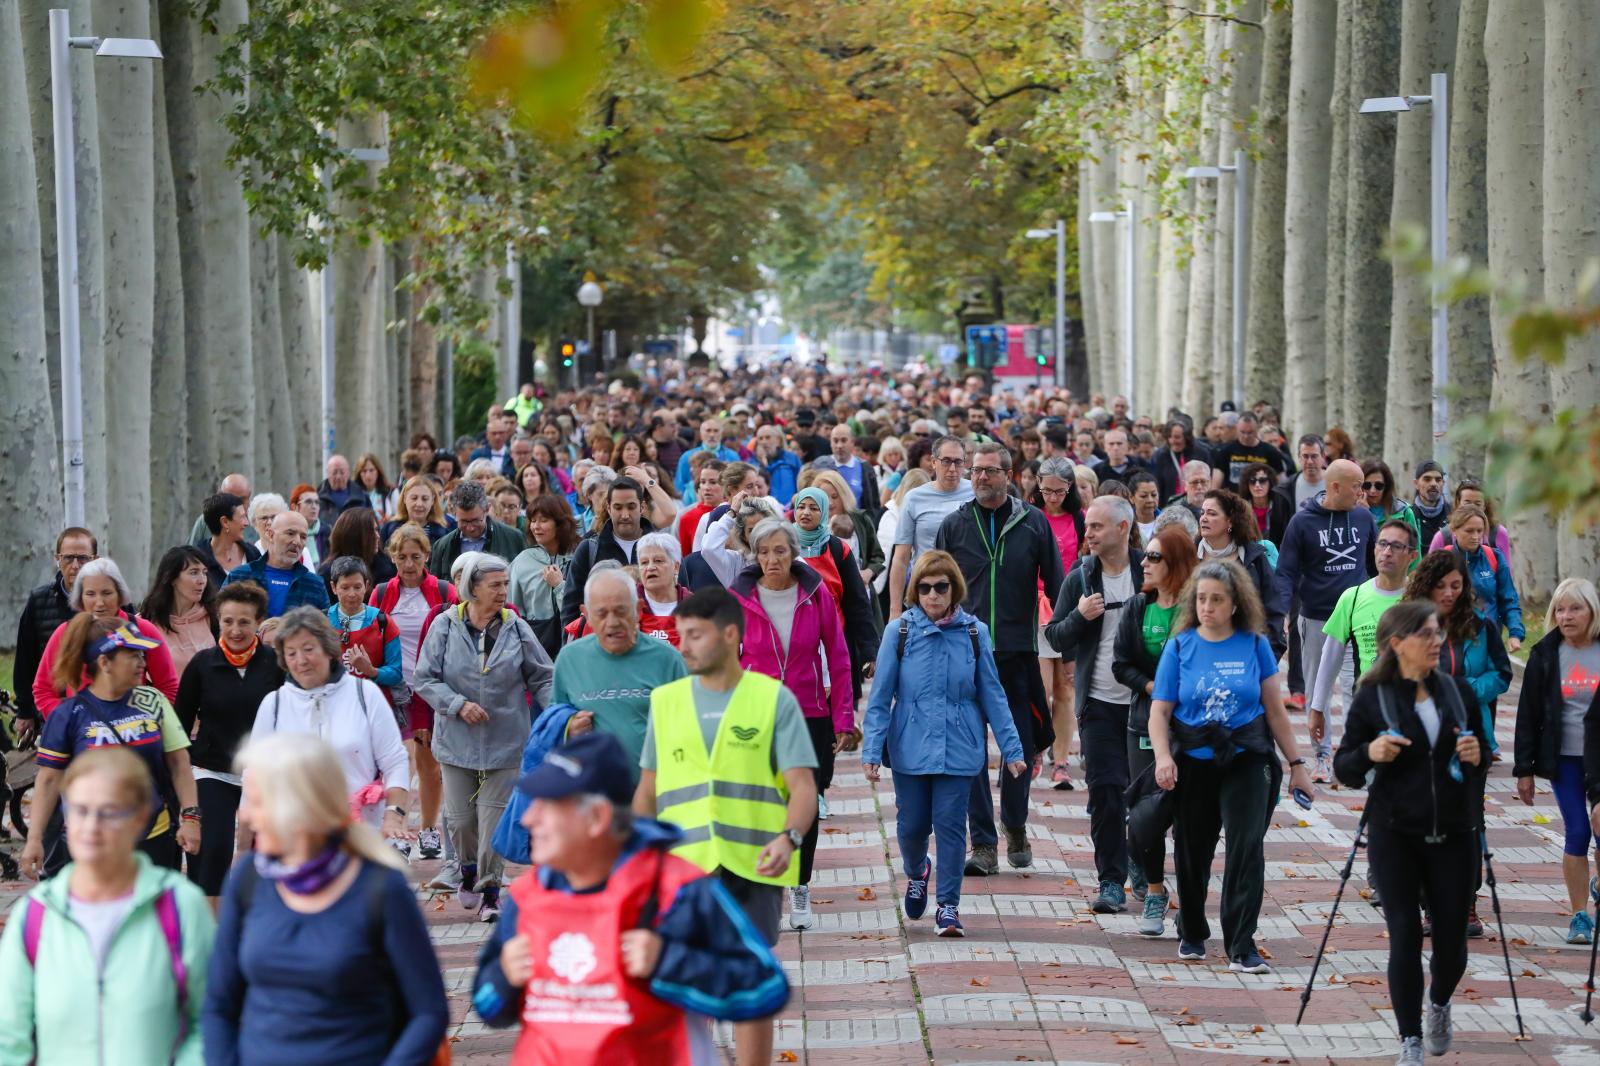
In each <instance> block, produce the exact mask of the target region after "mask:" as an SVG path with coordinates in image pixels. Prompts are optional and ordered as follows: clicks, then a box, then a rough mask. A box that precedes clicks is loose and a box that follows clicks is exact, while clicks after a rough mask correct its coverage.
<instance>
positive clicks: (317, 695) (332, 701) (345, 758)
mask: <svg viewBox="0 0 1600 1066" xmlns="http://www.w3.org/2000/svg"><path fill="white" fill-rule="evenodd" d="M363 697H365V703H366V706H365V708H363V707H362V702H363ZM273 733H307V734H310V735H312V736H316V737H321V738H322V739H323V740H325V741H327V742H328V743H329V744H331V745H332V746H333V749H334V751H336V752H338V753H339V763H340V765H342V766H343V767H344V778H345V787H346V788H347V789H348V790H349V792H350V794H351V795H354V794H355V793H356V792H358V791H360V790H361V789H363V788H366V787H367V786H368V785H369V784H371V783H372V782H373V781H377V780H380V779H381V780H382V781H383V787H384V791H385V792H387V791H388V790H389V789H391V788H410V787H411V768H410V763H409V761H408V760H407V757H406V746H405V743H404V742H403V741H402V740H401V739H400V727H399V725H398V724H396V722H395V718H394V711H393V710H392V709H391V708H390V707H389V701H388V700H386V699H384V697H383V690H382V689H380V688H379V687H378V686H377V685H375V684H373V683H372V682H371V681H368V680H366V679H365V678H358V677H356V676H355V675H354V674H350V673H346V672H341V673H340V675H339V677H338V678H336V679H334V680H332V681H329V682H328V683H327V684H325V685H322V686H319V687H318V688H314V689H310V690H307V689H303V688H301V687H300V686H299V685H296V684H295V683H294V682H293V681H285V682H284V683H283V687H281V688H279V689H278V690H277V691H276V692H274V693H272V694H271V695H270V696H268V697H267V698H266V699H264V700H262V701H261V706H260V707H259V708H258V709H257V710H256V724H255V728H253V729H251V731H250V739H251V740H259V739H260V738H262V737H265V736H270V735H272V734H273ZM383 808H384V804H383V801H381V800H380V801H379V802H377V803H374V804H369V805H367V806H365V807H363V808H362V811H361V815H362V818H363V819H364V820H365V821H366V822H367V823H368V824H370V825H372V826H374V827H376V826H378V825H380V824H381V823H382V822H383Z"/></svg>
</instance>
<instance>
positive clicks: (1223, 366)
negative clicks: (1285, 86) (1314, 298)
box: [1211, 0, 1261, 405]
mask: <svg viewBox="0 0 1600 1066" xmlns="http://www.w3.org/2000/svg"><path fill="white" fill-rule="evenodd" d="M1214 6H1216V7H1217V9H1218V10H1219V11H1220V10H1222V8H1221V6H1220V5H1214ZM1234 9H1235V10H1236V12H1237V14H1238V15H1239V17H1240V18H1244V19H1249V20H1250V21H1251V22H1255V23H1259V22H1260V21H1261V3H1260V0H1244V2H1242V3H1239V4H1236V5H1234ZM1222 41H1223V49H1224V52H1225V53H1226V55H1228V56H1229V57H1231V63H1230V66H1231V68H1232V69H1231V78H1230V79H1229V81H1228V85H1227V88H1226V89H1224V90H1223V106H1222V107H1221V108H1220V109H1219V114H1218V128H1217V153H1216V161H1217V162H1218V163H1221V164H1224V165H1232V163H1233V161H1234V154H1235V151H1236V150H1237V149H1240V148H1248V147H1249V144H1248V140H1249V138H1248V135H1247V131H1248V130H1249V128H1250V121H1251V115H1252V114H1253V113H1254V111H1255V107H1256V100H1257V98H1258V97H1259V96H1260V95H1261V30H1260V29H1258V28H1257V27H1256V26H1252V25H1246V24H1245V23H1243V22H1228V23H1225V24H1224V26H1223V28H1222ZM1249 169H1250V167H1249V164H1247V165H1246V170H1247V173H1246V174H1245V175H1240V174H1238V173H1237V172H1235V173H1231V174H1225V175H1224V176H1223V177H1222V178H1221V179H1219V180H1218V181H1217V242H1216V259H1215V269H1216V274H1217V280H1216V289H1215V292H1216V299H1215V301H1214V303H1213V304H1212V326H1211V329H1212V334H1213V336H1215V337H1216V346H1215V348H1214V349H1213V353H1212V363H1211V391H1212V395H1213V396H1215V397H1217V398H1218V399H1219V400H1222V399H1230V398H1231V399H1233V400H1235V401H1236V402H1238V403H1240V404H1245V405H1248V403H1249V400H1250V398H1249V397H1245V396H1240V395H1238V394H1237V393H1238V388H1237V383H1236V382H1235V380H1234V376H1235V375H1234V371H1233V303H1234V301H1235V300H1243V299H1246V298H1247V296H1246V294H1245V293H1242V292H1235V291H1234V286H1233V263H1234V258H1235V256H1236V255H1237V254H1242V255H1243V256H1244V258H1245V260H1246V261H1248V260H1249V256H1250V230H1249V227H1248V226H1246V227H1245V229H1244V232H1243V233H1239V232H1238V227H1237V226H1235V224H1234V211H1235V203H1236V200H1237V198H1238V197H1239V196H1245V197H1248V196H1249V194H1250V190H1249V189H1248V188H1241V185H1240V183H1241V179H1243V180H1244V181H1247V182H1253V180H1254V179H1253V178H1251V177H1250V176H1249V174H1248V170H1249ZM1248 203H1249V201H1248V199H1247V200H1246V205H1248ZM1236 246H1237V247H1238V249H1239V251H1236Z"/></svg>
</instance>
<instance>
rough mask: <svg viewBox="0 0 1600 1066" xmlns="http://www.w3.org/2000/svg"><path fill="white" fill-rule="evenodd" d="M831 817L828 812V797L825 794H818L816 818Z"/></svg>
mask: <svg viewBox="0 0 1600 1066" xmlns="http://www.w3.org/2000/svg"><path fill="white" fill-rule="evenodd" d="M831 817H833V816H832V815H831V814H829V813H828V797H826V796H818V797H817V818H818V819H819V820H820V819H823V818H831Z"/></svg>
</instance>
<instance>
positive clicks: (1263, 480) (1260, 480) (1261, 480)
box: [1250, 475, 1272, 485]
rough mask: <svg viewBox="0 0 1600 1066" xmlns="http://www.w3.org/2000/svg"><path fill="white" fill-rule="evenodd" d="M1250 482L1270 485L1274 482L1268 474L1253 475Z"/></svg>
mask: <svg viewBox="0 0 1600 1066" xmlns="http://www.w3.org/2000/svg"><path fill="white" fill-rule="evenodd" d="M1250 484H1252V485H1270V484H1272V478H1271V477H1268V476H1266V475H1263V476H1261V477H1253V478H1251V479H1250Z"/></svg>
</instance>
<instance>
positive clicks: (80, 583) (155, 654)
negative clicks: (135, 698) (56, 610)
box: [33, 557, 178, 718]
mask: <svg viewBox="0 0 1600 1066" xmlns="http://www.w3.org/2000/svg"><path fill="white" fill-rule="evenodd" d="M67 606H69V607H71V608H72V611H73V613H74V615H76V614H79V613H81V612H84V611H87V612H89V613H90V614H92V615H94V616H95V617H96V618H107V619H109V618H127V619H129V620H130V621H131V622H133V624H134V625H135V626H136V627H137V628H138V630H139V632H140V633H142V634H144V635H145V636H147V637H149V638H150V639H151V640H155V641H160V642H161V646H160V647H159V648H151V649H150V650H149V651H147V652H145V655H144V683H145V684H147V685H149V686H150V687H151V688H154V689H156V690H157V691H158V692H160V693H161V694H162V695H163V696H165V697H166V698H167V702H168V703H171V702H172V701H174V700H176V699H177V698H178V674H177V671H175V670H174V669H173V668H172V655H171V653H169V652H168V651H167V645H166V643H165V642H164V641H162V637H161V631H160V630H159V629H157V628H156V626H155V623H153V622H150V621H149V620H147V619H144V618H140V617H139V616H137V615H131V616H130V614H131V611H132V610H133V606H134V603H133V593H132V592H131V591H129V589H128V582H127V581H126V580H124V579H123V577H122V570H121V568H120V567H118V566H117V564H116V563H114V562H112V561H111V560H110V559H107V558H104V557H102V558H99V559H94V560H91V561H90V562H87V563H84V564H83V569H81V570H79V571H78V578H77V580H76V581H74V582H73V583H72V591H71V593H69V594H68V596H67ZM70 624H71V620H70V619H68V621H66V622H62V623H61V624H60V625H59V626H57V627H56V631H55V632H54V633H52V634H50V641H49V643H47V644H46V645H45V646H44V655H43V656H41V657H40V659H39V670H38V672H37V673H35V674H34V675H33V702H34V706H36V707H38V708H39V713H40V714H41V715H43V716H44V717H46V718H48V717H49V716H50V712H51V711H53V710H55V709H56V706H57V704H59V703H60V702H61V701H62V699H64V698H65V697H67V696H70V695H72V694H73V693H74V692H76V691H77V690H78V688H83V687H85V686H87V685H88V683H89V681H88V675H87V674H85V675H84V678H83V684H81V685H79V686H77V688H73V689H71V690H69V691H66V692H61V691H59V690H58V689H57V688H56V685H55V682H54V681H53V680H52V677H53V674H52V673H51V671H53V670H54V669H55V662H56V649H57V648H59V647H60V646H61V639H62V635H63V633H65V631H66V628H67V626H68V625H70Z"/></svg>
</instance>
